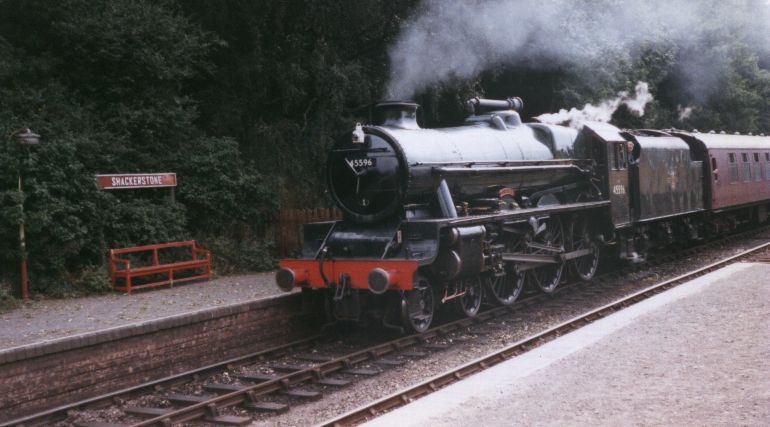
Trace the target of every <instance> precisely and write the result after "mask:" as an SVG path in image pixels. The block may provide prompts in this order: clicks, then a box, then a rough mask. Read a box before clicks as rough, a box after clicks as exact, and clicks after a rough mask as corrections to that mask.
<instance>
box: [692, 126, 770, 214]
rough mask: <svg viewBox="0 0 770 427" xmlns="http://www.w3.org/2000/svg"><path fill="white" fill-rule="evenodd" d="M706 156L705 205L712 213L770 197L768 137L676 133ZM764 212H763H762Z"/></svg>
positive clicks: (762, 205)
mask: <svg viewBox="0 0 770 427" xmlns="http://www.w3.org/2000/svg"><path fill="white" fill-rule="evenodd" d="M678 135H680V136H681V137H682V138H683V139H685V140H686V141H688V142H689V143H690V144H691V145H693V146H694V147H695V148H696V150H698V151H699V152H700V153H703V154H702V155H704V160H706V159H707V160H708V166H709V167H708V168H706V169H705V171H706V182H705V188H704V190H705V192H706V195H707V196H708V197H706V199H705V200H706V202H707V204H706V207H707V209H710V210H712V211H714V212H715V213H719V212H723V211H725V210H729V209H734V208H737V207H744V206H750V205H756V207H757V208H758V212H759V211H763V210H764V208H765V207H766V204H767V201H768V200H770V137H766V136H752V135H726V134H715V133H690V134H685V133H678ZM762 215H766V213H764V212H763V213H762Z"/></svg>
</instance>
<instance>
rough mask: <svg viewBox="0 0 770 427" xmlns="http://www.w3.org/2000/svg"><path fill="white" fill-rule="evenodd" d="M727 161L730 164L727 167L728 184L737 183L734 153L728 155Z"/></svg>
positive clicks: (736, 164) (736, 165) (736, 166)
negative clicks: (728, 174) (728, 173)
mask: <svg viewBox="0 0 770 427" xmlns="http://www.w3.org/2000/svg"><path fill="white" fill-rule="evenodd" d="M727 156H728V161H729V163H730V165H729V172H730V182H737V181H738V163H736V161H735V160H736V159H735V153H728V154H727Z"/></svg>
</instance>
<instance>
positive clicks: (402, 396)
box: [319, 242, 770, 427]
mask: <svg viewBox="0 0 770 427" xmlns="http://www.w3.org/2000/svg"><path fill="white" fill-rule="evenodd" d="M769 248H770V242H768V243H763V244H760V245H758V246H755V247H753V248H751V249H748V250H745V251H743V252H741V253H739V254H737V255H734V256H731V257H728V258H725V259H723V260H720V261H718V262H715V263H712V264H709V265H707V266H705V267H701V268H698V269H696V270H693V271H691V272H688V273H686V274H682V275H680V276H677V277H674V278H672V279H669V280H664V281H662V282H660V283H657V284H655V285H653V286H650V287H648V288H645V289H643V290H641V291H638V292H635V293H633V294H631V295H628V296H626V297H624V298H621V299H618V300H616V301H614V302H611V303H609V304H606V305H604V306H602V307H599V308H596V309H594V310H591V311H589V312H587V313H585V314H582V315H580V316H577V317H574V318H572V319H570V320H567V321H566V322H563V323H561V324H559V325H556V326H554V327H552V328H549V329H548V330H545V331H543V332H540V333H538V334H535V335H533V336H530V337H528V338H526V339H523V340H520V341H518V342H516V343H513V344H511V345H508V346H506V347H504V348H502V349H500V350H498V351H495V352H493V353H491V354H489V355H486V356H484V357H481V358H479V359H476V360H474V361H472V362H470V363H467V364H465V365H462V366H459V367H457V368H454V369H451V370H449V371H447V372H445V373H443V374H440V375H438V376H435V377H433V378H431V379H429V380H427V381H424V382H422V383H420V384H417V385H414V386H411V387H408V388H406V389H403V390H400V391H398V392H396V393H394V394H391V395H390V396H387V397H385V398H383V399H380V400H377V401H375V402H371V403H369V404H366V405H363V406H361V407H359V408H357V409H355V410H353V411H351V412H348V413H346V414H343V415H341V416H339V417H337V418H334V419H331V420H328V421H325V422H323V423H321V424H319V426H334V427H339V426H348V425H356V424H359V423H361V422H363V421H366V420H367V419H370V418H372V417H376V416H378V415H380V414H382V413H384V412H387V411H390V410H393V409H395V408H398V407H400V406H404V405H406V404H408V403H409V402H412V401H414V400H415V399H419V398H421V397H423V396H425V395H428V394H430V393H433V392H435V391H437V390H439V389H441V388H443V387H446V386H447V385H449V384H452V383H455V382H458V381H461V380H462V379H463V378H465V377H467V376H469V375H473V374H475V373H478V372H480V371H483V370H486V369H488V368H490V367H492V366H495V365H497V364H498V363H501V362H503V361H506V360H508V359H511V358H513V357H516V356H518V355H520V354H522V353H524V352H527V351H529V350H532V349H534V348H536V347H539V346H541V345H543V344H546V343H548V342H550V341H552V340H554V339H556V338H558V337H560V336H561V335H564V334H567V333H569V332H571V331H574V330H576V329H579V328H582V327H583V326H586V325H588V324H590V323H592V322H595V321H596V320H599V319H602V318H604V317H607V316H609V315H611V314H613V313H615V312H617V311H619V310H622V309H624V308H626V307H628V306H630V305H633V304H636V303H638V302H640V301H642V300H645V299H647V298H650V297H652V296H654V295H657V294H659V293H661V292H664V291H666V290H668V289H671V288H672V287H675V286H677V285H680V284H682V283H685V282H687V281H690V280H692V279H694V278H697V277H700V276H702V275H704V274H707V273H710V272H712V271H715V270H717V269H719V268H722V267H725V266H726V265H728V264H730V263H733V262H736V261H739V260H742V259H751V260H752V261H757V262H770V253H768V252H764V253H762V254H761V255H758V252H760V251H766V250H767V249H769Z"/></svg>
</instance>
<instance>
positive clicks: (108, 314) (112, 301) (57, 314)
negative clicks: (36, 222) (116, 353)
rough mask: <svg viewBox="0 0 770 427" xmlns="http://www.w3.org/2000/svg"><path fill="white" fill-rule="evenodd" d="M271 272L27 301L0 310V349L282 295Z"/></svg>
mask: <svg viewBox="0 0 770 427" xmlns="http://www.w3.org/2000/svg"><path fill="white" fill-rule="evenodd" d="M274 274H275V273H258V274H250V275H240V276H226V277H220V278H217V279H214V280H211V281H207V282H196V283H190V284H185V285H180V286H175V287H173V288H168V287H161V288H156V289H155V290H149V291H139V292H134V293H133V294H131V295H124V294H118V293H113V294H109V295H103V296H94V297H86V298H71V299H42V300H36V301H31V302H29V303H27V304H24V305H23V306H21V307H19V308H17V309H15V310H11V311H7V312H4V313H0V349H4V348H10V347H17V346H21V345H25V344H32V343H37V342H42V341H47V340H52V339H56V338H62V337H66V336H70V335H75V334H80V333H85V332H93V331H98V330H100V329H107V328H113V327H116V326H122V325H127V324H131V323H138V322H141V321H146V320H152V319H158V318H161V317H167V316H173V315H177V314H183V313H190V312H195V311H199V310H204V309H208V308H212V307H221V306H227V305H233V304H239V303H243V302H246V301H250V300H256V299H261V298H265V297H269V296H273V295H277V294H281V293H283V292H281V291H280V290H279V289H278V288H277V287H276V285H275V281H274V279H273V278H274Z"/></svg>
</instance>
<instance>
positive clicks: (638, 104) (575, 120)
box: [535, 82, 653, 129]
mask: <svg viewBox="0 0 770 427" xmlns="http://www.w3.org/2000/svg"><path fill="white" fill-rule="evenodd" d="M652 99H653V97H652V95H651V94H650V88H649V85H648V84H647V83H646V82H639V83H637V84H636V88H635V90H634V95H633V96H630V95H629V94H628V92H625V91H624V92H620V93H618V96H617V97H616V98H614V99H610V100H606V101H602V102H601V103H600V104H599V105H593V104H586V105H585V106H584V107H583V108H581V109H577V108H572V109H570V110H565V109H561V110H559V112H558V113H553V114H543V115H540V116H537V117H535V118H536V119H537V120H538V121H540V122H541V123H550V124H554V125H566V126H570V127H574V128H578V129H579V128H581V127H583V123H584V122H586V121H597V122H609V121H610V119H611V118H612V114H613V113H614V112H615V111H617V109H618V108H619V107H620V106H621V105H625V106H626V108H628V110H629V111H630V112H631V113H633V114H635V115H637V116H638V117H641V116H643V115H644V107H646V106H647V104H648V103H650V102H651V101H652Z"/></svg>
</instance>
